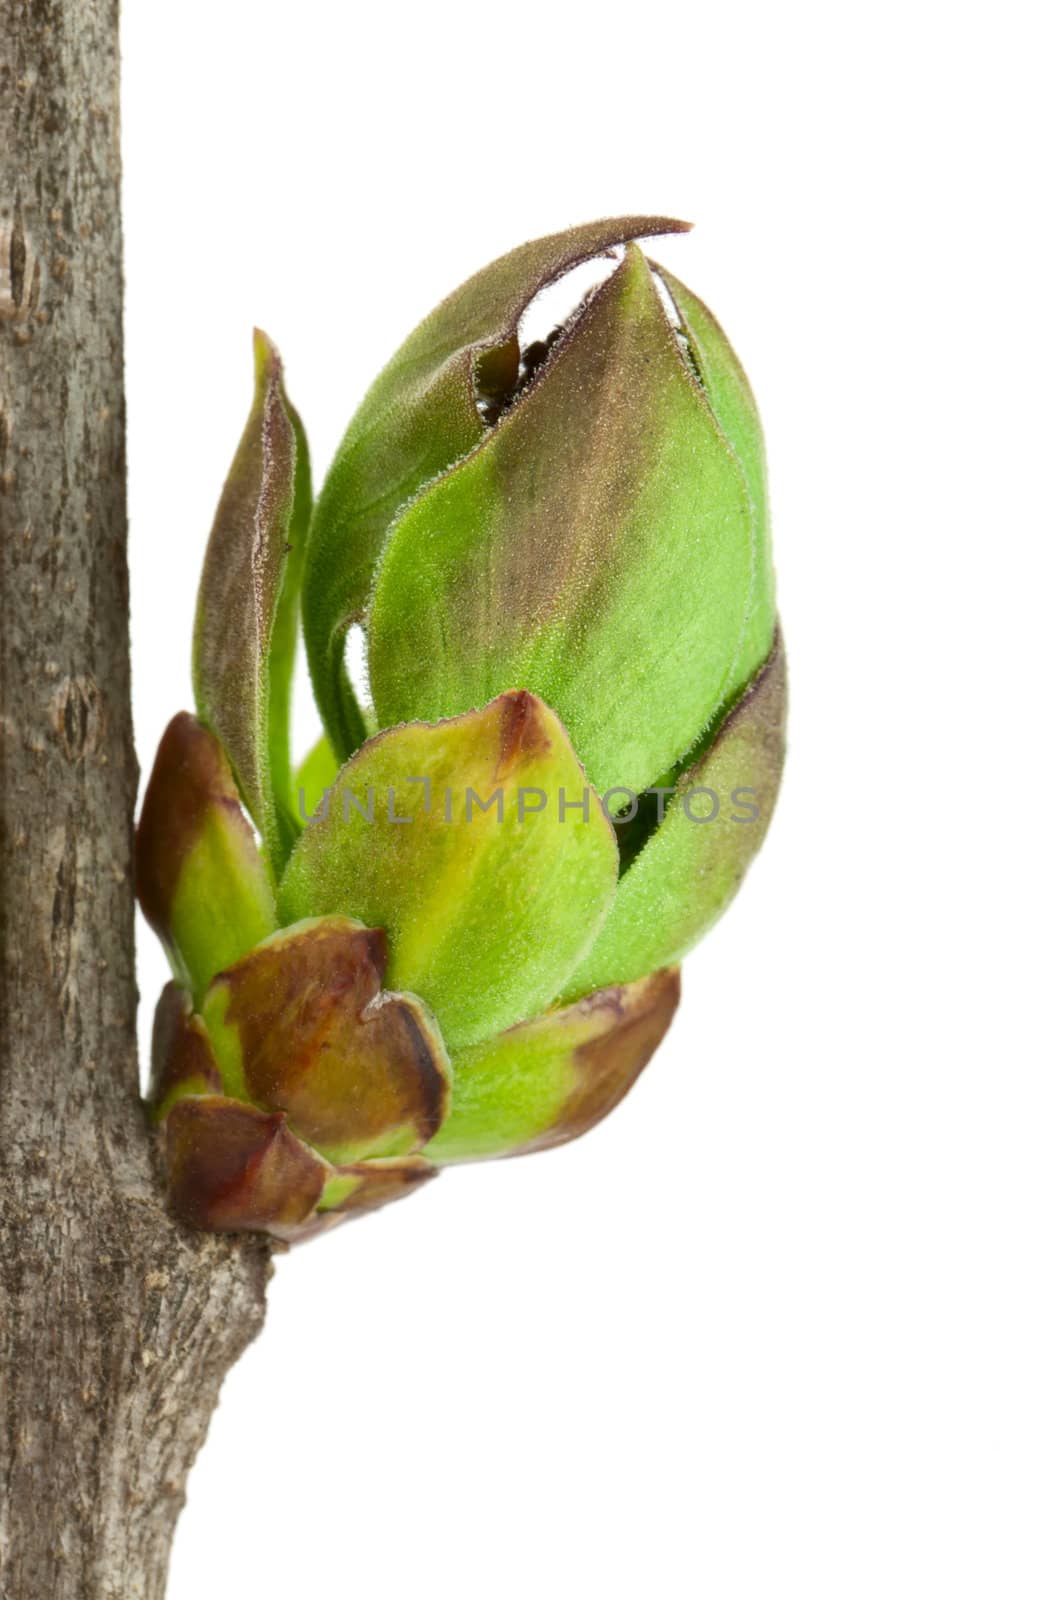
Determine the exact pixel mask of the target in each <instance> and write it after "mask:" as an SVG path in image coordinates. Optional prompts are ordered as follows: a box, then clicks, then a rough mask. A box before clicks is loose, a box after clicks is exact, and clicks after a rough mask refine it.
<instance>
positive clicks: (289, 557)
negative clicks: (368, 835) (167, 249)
mask: <svg viewBox="0 0 1050 1600" xmlns="http://www.w3.org/2000/svg"><path fill="white" fill-rule="evenodd" d="M310 500H311V494H310V464H309V457H308V454H307V448H306V439H305V435H304V433H303V430H302V425H301V423H300V421H299V418H298V416H297V415H296V413H295V411H294V410H293V408H292V406H291V405H290V404H289V402H288V398H287V396H286V394H285V392H284V383H283V379H282V375H281V361H280V357H279V356H278V354H277V351H276V350H275V349H274V347H273V345H272V344H271V343H270V341H269V340H268V339H267V337H266V335H265V334H263V333H260V332H258V331H256V334H255V399H254V402H253V404H252V409H251V413H250V415H249V417H248V423H247V426H246V427H245V430H244V434H243V436H242V438H241V442H240V445H239V447H238V449H237V454H236V455H235V456H234V459H233V465H232V466H231V468H230V472H229V475H228V477H227V479H226V484H225V486H224V488H223V492H222V496H221V498H220V500H219V506H218V510H217V511H216V514H215V522H214V524H213V526H212V531H211V537H210V539H209V541H208V549H207V553H206V555H205V558H204V571H203V573H202V575H201V584H200V590H199V593H198V597H197V618H196V623H195V627H194V639H193V688H194V694H195V696H196V700H197V711H198V714H199V716H200V717H201V719H202V721H204V722H206V723H207V724H208V726H209V727H211V728H214V730H215V732H216V733H217V734H218V736H219V738H220V739H221V741H222V744H223V746H224V748H225V750H226V753H227V755H228V756H229V759H230V762H231V764H232V766H233V770H234V774H235V776H236V779H237V782H238V784H239V786H240V790H241V793H242V794H243V796H244V800H245V803H246V805H247V806H248V809H249V811H250V812H251V814H252V817H253V818H254V819H255V822H256V825H257V826H258V828H259V831H260V833H261V834H262V836H263V842H264V844H265V846H266V850H267V853H268V855H269V858H270V860H271V862H272V864H273V868H274V872H275V874H276V873H279V872H280V869H281V867H282V866H283V865H284V861H285V859H286V857H287V854H288V851H289V850H290V849H291V846H292V843H293V841H294V839H295V836H296V833H297V831H298V829H297V827H296V822H295V813H294V810H293V805H292V792H291V789H292V785H291V767H290V760H289V753H288V752H289V706H290V694H291V678H292V667H293V662H294V656H295V641H296V632H297V628H298V597H299V587H300V582H301V576H302V564H303V559H304V555H305V542H306V530H307V526H308V524H309V517H310Z"/></svg>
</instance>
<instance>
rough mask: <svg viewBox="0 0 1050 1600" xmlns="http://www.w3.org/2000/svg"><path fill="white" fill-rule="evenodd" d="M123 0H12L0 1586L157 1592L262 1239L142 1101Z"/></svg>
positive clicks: (2, 786) (3, 718) (3, 596)
mask: <svg viewBox="0 0 1050 1600" xmlns="http://www.w3.org/2000/svg"><path fill="white" fill-rule="evenodd" d="M117 21H118V9H117V4H116V0H0V540H2V550H0V1595H2V1596H3V1597H4V1600H73V1597H76V1600H100V1597H106V1600H118V1597H119V1600H138V1597H149V1600H156V1597H159V1596H161V1595H162V1594H163V1592H164V1587H165V1577H166V1569H167V1558H168V1549H169V1544H170V1540H171V1535H172V1531H173V1528H174V1524H175V1519H176V1517H177V1515H178V1511H179V1508H180V1506H181V1503H182V1497H183V1486H184V1482H185V1477H186V1473H187V1471H188V1468H189V1466H190V1463H191V1462H192V1460H193V1458H194V1455H195V1454H196V1452H197V1449H198V1447H199V1445H200V1443H201V1441H202V1439H203V1437H204V1433H205V1431H206V1429H207V1425H208V1420H209V1417H210V1415H211V1411H212V1408H213V1406H214V1404H215V1401H216V1398H217V1393H218V1389H219V1385H220V1384H221V1381H222V1378H223V1376H224V1374H225V1372H226V1371H227V1369H228V1368H229V1366H230V1365H231V1363H232V1362H233V1361H235V1360H236V1358H237V1356H238V1355H239V1354H240V1352H241V1350H242V1349H243V1347H244V1346H245V1344H246V1343H247V1342H248V1341H249V1340H250V1339H251V1338H252V1337H253V1335H254V1334H255V1332H256V1331H257V1329H258V1327H259V1326H260V1324H261V1320H262V1315H263V1299H264V1288H265V1281H266V1277H267V1274H268V1270H269V1256H268V1252H267V1251H266V1249H265V1247H264V1246H262V1245H261V1244H259V1243H256V1242H254V1241H251V1240H243V1239H242V1240H230V1239H221V1238H215V1237H209V1236H205V1235H202V1234H192V1233H188V1232H186V1231H185V1230H183V1229H181V1228H179V1227H177V1226H176V1225H175V1224H174V1223H173V1222H172V1221H171V1220H170V1218H169V1217H168V1216H167V1214H166V1213H165V1210H164V1205H163V1198H162V1192H161V1188H160V1185H159V1181H158V1172H157V1169H156V1163H155V1159H154V1151H153V1148H152V1144H151V1140H150V1137H149V1135H148V1133H147V1129H146V1125H145V1122H144V1119H143V1116H142V1112H141V1108H140V1106H139V1102H138V1080H137V1065H136V1059H135V1037H134V1029H135V1003H136V992H135V977H134V959H133V947H132V932H133V921H132V910H133V906H132V881H131V823H132V807H133V803H134V795H135V787H136V781H137V768H136V763H135V756H134V752H133V747H132V739H131V716H130V705H129V673H128V615H127V613H128V585H127V570H126V561H125V534H126V526H125V480H124V399H123V386H122V382H123V374H122V364H123V352H122V331H121V312H122V304H121V295H122V286H121V228H120V209H119V199H120V196H119V183H120V158H119V120H118V50H117Z"/></svg>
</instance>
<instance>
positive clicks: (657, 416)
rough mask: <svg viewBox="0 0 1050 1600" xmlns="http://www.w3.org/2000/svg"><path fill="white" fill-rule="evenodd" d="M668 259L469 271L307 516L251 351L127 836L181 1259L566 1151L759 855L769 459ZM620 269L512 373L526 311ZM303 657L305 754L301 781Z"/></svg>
mask: <svg viewBox="0 0 1050 1600" xmlns="http://www.w3.org/2000/svg"><path fill="white" fill-rule="evenodd" d="M680 227H681V224H678V223H674V222H669V221H667V220H666V219H661V218H648V217H629V218H621V219H617V220H614V221H610V222H601V223H595V224H592V225H590V226H588V227H583V228H579V229H574V230H570V231H569V232H567V233H563V234H558V235H554V236H552V237H549V238H546V239H541V240H538V241H536V242H534V243H532V244H528V245H525V246H523V247H521V248H520V249H519V250H515V251H512V252H511V253H510V254H509V255H507V256H505V257H503V258H501V260H499V261H497V262H495V263H493V264H492V265H491V266H490V267H487V268H486V269H484V271H482V272H480V273H478V274H477V275H476V276H475V277H474V278H472V279H471V280H469V281H468V282H467V283H466V284H464V285H463V286H462V287H461V288H460V289H459V290H457V291H456V292H455V293H454V294H452V295H451V296H449V298H448V299H447V300H445V301H444V302H443V303H442V304H441V305H440V306H439V307H438V308H437V309H436V310H435V311H434V312H433V313H432V314H431V316H430V317H428V318H427V319H426V321H425V322H424V323H423V324H421V326H420V327H419V328H418V329H417V330H416V331H415V332H414V333H413V334H411V335H410V336H409V338H408V339H407V340H406V342H405V343H404V344H403V345H402V347H401V349H400V350H399V351H398V352H397V354H396V355H395V356H394V358H393V359H392V361H391V362H390V364H389V366H388V367H387V368H386V369H385V370H384V372H383V373H381V374H380V376H379V378H378V379H377V380H376V382H375V383H374V384H373V386H372V388H371V389H370V390H369V392H368V394H367V395H366V397H365V400H364V402H363V403H362V405H361V407H360V409H359V411H358V413H357V415H356V416H355V417H354V419H353V420H352V422H351V424H350V427H349V429H348V431H347V434H346V436H345V438H344V440H343V443H342V445H341V446H340V448H339V451H338V453H337V455H336V458H335V461H334V462H333V464H332V467H331V469H330V471H329V474H328V476H327V478H326V480H325V483H324V484H323V486H322V488H321V491H320V494H319V495H318V497H317V499H316V502H315V501H314V497H313V492H312V487H311V480H310V467H309V458H308V454H307V446H306V439H305V435H304V432H303V428H302V425H301V423H300V421H299V418H298V416H297V414H296V412H295V411H294V409H293V408H292V406H291V405H290V403H289V401H288V398H287V395H286V393H285V389H284V383H283V377H282V372H281V366H280V362H279V360H278V357H277V355H276V352H275V351H274V349H273V348H272V346H271V345H270V344H269V342H268V341H267V340H266V339H265V338H264V336H262V335H257V336H256V386H255V398H254V403H253V406H252V410H251V413H250V415H249V419H248V423H247V426H246V428H245V431H244V435H243V437H242V439H241V443H240V446H239V448H238V450H237V453H236V455H235V457H234V461H233V465H232V467H231V470H230V474H229V476H228V479H227V482H226V485H225V488H224V490H223V494H222V496H221V499H220V503H219V507H218V511H217V513H216V519H215V524H214V526H213V529H212V534H211V538H210V541H209V545H208V550H207V554H206V557H205V563H204V571H203V576H202V580H201V587H200V595H199V600H198V611H197V623H196V629H195V637H194V653H193V679H194V694H195V700H196V714H195V715H190V714H189V713H187V712H183V713H180V714H179V715H178V716H176V717H175V718H174V720H173V721H172V723H171V724H170V726H169V728H168V730H167V732H166V733H165V735H164V738H163V740H162V742H161V746H160V749H159V751H158V755H157V759H156V764H155V767H154V771H153V775H152V777H151V780H150V783H149V787H148V790H147V793H146V796H145V800H144V804H143V810H142V816H141V820H140V823H139V829H138V835H137V874H138V892H139V898H140V902H141V905H142V908H143V910H144V912H145V914H146V916H147V918H148V920H149V921H150V923H151V925H152V926H153V927H154V929H155V930H156V932H157V933H158V935H159V936H160V938H161V939H162V940H163V942H164V945H165V948H166V950H167V952H168V955H169V957H170V961H171V966H172V971H173V981H172V982H171V983H170V984H169V985H168V987H167V988H166V989H165V991H164V993H163V995H162V996H161V1000H160V1004H159V1006H158V1009H157V1016H156V1024H155V1028H154V1044H153V1064H152V1080H151V1086H150V1093H149V1100H150V1106H151V1110H152V1114H153V1116H154V1118H155V1119H156V1122H157V1125H158V1127H159V1128H161V1129H162V1130H163V1137H164V1140H165V1148H166V1154H167V1163H168V1173H169V1186H170V1198H171V1203H172V1205H173V1207H174V1209H175V1210H176V1212H177V1213H178V1214H179V1215H180V1216H182V1217H183V1218H184V1219H185V1220H186V1221H187V1222H189V1223H191V1224H194V1225H197V1226H201V1227H206V1228H215V1229H255V1230H260V1231H265V1232H268V1233H270V1234H272V1235H273V1236H275V1237H277V1238H279V1239H283V1240H297V1239H301V1238H305V1237H309V1236H310V1235H311V1234H313V1233H316V1232H318V1231H320V1230H323V1229H327V1228H329V1227H331V1226H332V1225H334V1224H335V1223H337V1222H339V1221H341V1220H343V1219H344V1218H346V1217H348V1216H350V1215H353V1214H359V1213H360V1212H362V1211H365V1210H369V1209H374V1208H375V1207H376V1206H379V1205H383V1204H385V1203H386V1202H387V1201H389V1200H392V1199H395V1198H398V1197H399V1196H401V1195H404V1194H407V1193H409V1192H411V1190H413V1189H414V1188H416V1187H418V1186H419V1185H420V1184H421V1183H422V1182H424V1181H426V1180H427V1179H428V1178H430V1177H432V1176H433V1175H434V1174H435V1173H436V1172H437V1171H438V1170H440V1168H441V1167H443V1166H446V1165H449V1164H452V1163H456V1162H462V1161H471V1160H478V1159H483V1158H488V1157H494V1156H506V1155H512V1154H518V1153H522V1152H525V1151H531V1150H538V1149H543V1148H547V1147H549V1146H551V1145H556V1144H559V1143H562V1142H564V1141H566V1140H568V1139H572V1138H575V1137H576V1136H577V1135H578V1134H580V1133H582V1132H584V1131H585V1130H586V1129H588V1128H590V1127H591V1126H593V1124H594V1123H595V1122H597V1121H598V1120H600V1119H601V1118H602V1117H603V1116H605V1115H606V1114H607V1113H608V1112H609V1111H610V1110H611V1109H612V1107H613V1106H615V1105H616V1104H617V1103H618V1101H619V1100H620V1099H621V1098H622V1097H623V1095H624V1094H625V1093H626V1092H627V1090H628V1089H629V1088H630V1086H631V1085H632V1083H633V1082H634V1081H635V1079H636V1078H637V1076H638V1074H639V1073H640V1072H641V1070H642V1068H643V1067H644V1066H645V1064H646V1062H647V1061H648V1060H649V1059H650V1057H651V1055H652V1054H653V1051H654V1050H655V1049H656V1047H657V1045H658V1044H659V1042H660V1040H661V1039H662V1037H663V1035H664V1033H665V1032H666V1030H667V1028H668V1026H669V1024H670V1021H671V1018H672V1016H673V1014H674V1011H675V1007H676V1005H677V1001H678V995H679V976H678V970H677V969H678V963H679V961H680V960H681V957H682V956H683V955H684V953H685V952H686V951H687V950H688V949H689V948H690V946H691V945H693V944H694V943H695V942H696V940H697V939H699V938H700V937H701V935H702V934H703V933H704V932H705V931H706V930H707V928H708V927H710V925H711V924H712V923H713V922H714V920H715V919H716V918H717V917H718V916H719V915H720V914H721V912H722V911H723V910H724V908H725V906H726V905H727V904H728V902H729V900H730V899H731V898H732V896H733V894H734V893H735V891H736V889H737V887H738V886H739V883H740V881H741V879H742V877H743V874H744V872H745V870H746V868H747V866H748V864H749V862H750V861H751V859H752V857H753V856H754V854H755V852H756V851H757V850H758V848H759V846H760V844H761V842H762V839H763V837H764V835H765V831H766V828H767V826H768V823H769V819H770V815H771V812H772V808H773V804H774V801H775V798H776V792H777V787H778V784H779V779H780V770H781V765H782V761H783V750H784V714H785V674H784V657H783V649H782V646H781V643H780V638H779V634H778V631H777V627H776V616H775V604H774V591H773V577H772V566H771V560H770V550H769V538H768V527H767V511H766V487H765V467H764V457H763V447H762V436H761V429H760V426H759V422H758V416H757V412H756V410H755V406H754V401H753V399H752V396H751V391H750V388H749V387H748V384H747V380H746V378H745V377H744V374H743V371H742V369H741V368H740V366H739V363H738V362H737V360H736V357H735V356H734V354H733V352H732V350H731V348H730V346H729V344H728V342H727V341H726V339H725V336H724V334H723V333H722V331H721V329H720V328H719V326H718V324H717V323H716V322H715V320H714V318H713V317H712V316H711V314H710V313H709V312H708V311H707V309H706V307H704V306H703V304H702V303H701V302H700V301H699V300H697V299H696V297H695V296H694V295H692V293H691V292H690V291H689V290H688V289H686V288H685V286H684V285H683V284H681V283H679V282H678V281H677V279H675V278H674V277H672V275H671V274H670V273H668V272H666V271H665V270H664V269H662V268H659V267H656V266H654V265H653V264H651V263H650V262H648V261H647V260H646V258H645V256H644V255H643V254H642V251H641V250H640V248H639V247H638V245H637V243H635V242H634V241H635V240H636V239H638V238H639V237H642V236H644V235H646V234H651V233H655V232H665V231H677V230H678V229H680ZM620 246H622V247H623V254H622V258H621V259H620V261H619V262H618V264H617V265H616V267H615V270H613V272H612V273H611V275H610V276H609V277H608V278H607V279H606V281H605V282H604V283H602V284H601V285H600V286H599V287H598V288H597V289H596V290H594V291H593V292H592V293H591V294H590V295H589V296H588V297H587V298H586V299H585V300H584V301H583V303H582V304H581V306H580V307H579V308H578V310H577V312H576V313H575V314H574V315H573V317H571V318H570V319H569V320H568V321H567V322H566V324H565V325H564V327H561V328H559V329H558V330H556V332H555V334H554V335H552V337H551V339H550V340H548V341H542V342H541V343H539V344H535V345H531V346H528V347H527V348H526V349H524V351H523V350H522V349H521V347H520V343H519V334H518V330H519V327H520V324H521V319H522V316H523V314H524V312H525V311H526V309H527V307H528V306H529V304H530V303H531V301H532V300H533V299H534V298H535V296H536V295H537V294H538V293H539V292H540V291H541V290H542V289H544V288H545V287H546V286H547V285H549V284H550V283H552V282H554V281H555V280H556V279H557V278H559V277H561V276H562V275H563V274H564V273H566V272H567V271H569V270H570V269H571V268H572V267H574V266H576V265H578V264H580V263H581V262H583V261H586V260H590V259H592V258H594V257H597V256H600V255H606V254H608V253H609V252H610V251H612V250H614V249H615V248H616V247H620ZM668 306H670V307H671V308H672V310H671V312H670V314H669V312H668V310H667V309H666V307H668ZM354 625H359V626H360V627H361V628H362V629H363V631H364V634H365V637H366V640H367V650H368V676H369V684H370V692H371V699H370V701H368V702H364V701H363V700H362V699H361V698H360V697H359V696H358V694H357V693H356V692H355V689H354V686H353V684H352V682H351V679H350V676H349V674H348V672H347V669H346V665H345V653H346V636H347V632H348V630H349V629H350V628H351V627H352V626H354ZM300 630H301V633H302V637H303V639H304V640H305V645H306V653H307V659H308V662H309V666H310V672H311V678H312V682H313V687H314V691H315V696H316V700H317V704H318V708H319V711H320V714H321V718H322V721H323V725H324V733H323V735H322V737H321V739H320V740H319V742H318V744H317V745H316V747H315V748H314V749H313V750H312V751H311V753H310V755H309V756H308V757H307V759H306V761H305V762H304V763H303V765H302V767H301V768H300V769H299V771H298V772H296V771H294V770H293V766H292V762H291V757H290V737H289V706H290V685H291V674H292V664H293V660H294V656H295V651H296V645H297V640H298V638H299V635H300ZM377 796H378V797H379V799H380V803H379V804H378V805H377V804H376V797H377ZM407 824H412V826H407ZM464 824H469V826H464Z"/></svg>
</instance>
